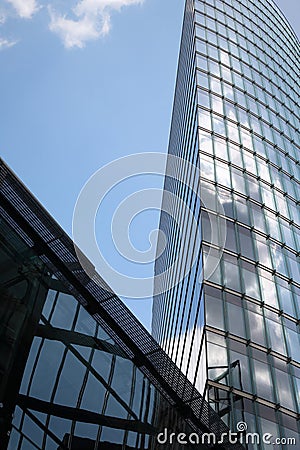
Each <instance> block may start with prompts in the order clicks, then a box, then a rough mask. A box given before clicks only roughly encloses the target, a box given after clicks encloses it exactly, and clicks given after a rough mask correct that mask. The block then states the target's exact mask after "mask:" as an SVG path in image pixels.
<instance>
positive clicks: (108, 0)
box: [10, 0, 143, 48]
mask: <svg viewBox="0 0 300 450" xmlns="http://www.w3.org/2000/svg"><path fill="white" fill-rule="evenodd" d="M10 1H12V0H10ZM13 1H15V0H13ZM20 1H22V0H20ZM142 3H143V0H81V1H79V2H78V3H77V4H76V5H75V7H74V8H73V13H74V15H75V19H70V18H67V17H66V16H65V15H62V14H59V13H57V12H55V11H54V10H53V9H52V8H49V12H50V18H51V21H50V25H49V28H50V30H51V31H53V32H54V33H56V34H57V35H58V36H59V37H60V38H61V39H62V41H63V43H64V46H65V47H66V48H71V47H79V48H82V47H84V46H85V44H86V42H87V41H90V40H95V39H98V38H99V37H101V36H104V35H106V34H108V33H109V31H110V28H111V25H110V19H111V12H112V11H113V10H115V11H120V9H121V8H122V7H123V6H129V5H138V4H142Z"/></svg>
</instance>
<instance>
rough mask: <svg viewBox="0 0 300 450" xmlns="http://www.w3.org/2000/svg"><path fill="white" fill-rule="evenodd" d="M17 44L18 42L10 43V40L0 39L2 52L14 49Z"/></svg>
mask: <svg viewBox="0 0 300 450" xmlns="http://www.w3.org/2000/svg"><path fill="white" fill-rule="evenodd" d="M15 44H16V41H9V40H8V39H5V38H1V37H0V50H4V49H5V48H9V47H13V46H14V45H15Z"/></svg>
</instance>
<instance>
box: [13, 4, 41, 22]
mask: <svg viewBox="0 0 300 450" xmlns="http://www.w3.org/2000/svg"><path fill="white" fill-rule="evenodd" d="M6 1H7V2H8V3H10V4H11V5H12V6H13V8H14V9H15V10H16V12H17V14H18V16H20V17H21V18H22V19H31V17H32V16H33V15H34V14H35V13H36V12H37V11H38V9H39V6H38V3H37V0H6Z"/></svg>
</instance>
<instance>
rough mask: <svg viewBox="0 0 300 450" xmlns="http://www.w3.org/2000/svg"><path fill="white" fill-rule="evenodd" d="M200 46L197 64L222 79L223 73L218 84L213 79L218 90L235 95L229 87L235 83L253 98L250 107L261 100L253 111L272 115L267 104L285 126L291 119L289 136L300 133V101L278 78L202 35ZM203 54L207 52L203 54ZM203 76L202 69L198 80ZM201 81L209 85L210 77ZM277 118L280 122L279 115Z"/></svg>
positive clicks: (250, 98) (198, 43)
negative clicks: (294, 97) (291, 99)
mask: <svg viewBox="0 0 300 450" xmlns="http://www.w3.org/2000/svg"><path fill="white" fill-rule="evenodd" d="M196 50H197V52H198V53H199V54H198V56H197V67H198V69H199V70H203V71H206V72H207V71H208V70H210V73H211V75H215V76H217V77H218V78H219V79H220V75H222V80H219V85H216V80H215V78H212V79H211V80H210V81H211V83H212V82H214V83H215V87H216V89H217V91H216V93H217V94H220V95H224V96H227V97H228V98H229V99H231V97H232V94H231V92H230V90H229V91H228V89H229V87H228V86H227V85H228V84H229V85H234V86H235V87H236V88H238V89H239V90H240V91H242V93H243V95H247V98H248V101H251V102H252V103H249V107H250V106H251V105H252V104H253V103H254V102H255V103H256V104H257V105H253V106H254V109H253V113H255V114H257V115H263V114H264V113H265V114H266V117H268V111H266V112H264V108H266V106H267V108H268V109H269V110H270V111H269V113H271V111H272V112H273V117H275V116H278V120H280V119H281V120H283V123H282V125H281V126H283V127H285V126H286V125H285V123H287V125H288V126H290V127H291V130H290V131H289V132H287V135H288V136H289V137H290V135H291V134H292V135H294V134H295V132H296V133H298V125H299V118H298V116H297V111H298V109H299V104H298V103H295V102H293V101H290V100H289V98H288V97H287V95H286V93H287V91H286V90H285V93H283V89H282V87H280V88H278V83H276V84H275V80H274V79H271V80H270V79H267V78H265V77H263V76H261V75H260V73H259V72H258V71H257V69H256V70H254V69H253V66H251V65H248V64H246V63H245V62H241V61H239V60H238V59H237V58H235V57H233V56H232V55H231V54H230V52H228V51H226V49H217V47H214V46H213V45H211V44H210V43H206V42H204V41H202V40H200V39H196ZM200 54H202V55H203V56H200ZM199 76H200V74H199V73H198V80H199ZM221 81H222V83H221ZM198 84H199V85H200V86H201V87H206V88H209V86H208V84H209V80H208V79H207V80H205V79H204V77H203V76H202V79H201V81H200V83H198ZM222 85H223V86H222ZM212 87H213V86H212V85H211V86H210V88H211V89H212ZM230 94H231V95H230ZM232 99H233V98H232ZM258 105H260V106H258ZM257 108H260V109H257ZM250 109H251V108H250ZM267 120H268V119H267ZM275 120H276V121H275V124H276V123H277V119H275ZM287 129H288V128H287Z"/></svg>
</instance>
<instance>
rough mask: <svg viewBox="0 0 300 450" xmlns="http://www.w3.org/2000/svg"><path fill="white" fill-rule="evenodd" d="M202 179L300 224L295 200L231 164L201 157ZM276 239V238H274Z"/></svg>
mask: <svg viewBox="0 0 300 450" xmlns="http://www.w3.org/2000/svg"><path fill="white" fill-rule="evenodd" d="M200 173H201V176H202V178H204V179H206V180H209V181H211V182H214V183H215V182H216V183H218V184H219V185H221V186H224V187H227V188H228V189H233V190H234V191H235V192H236V193H239V194H242V196H245V197H248V196H249V197H250V198H251V199H252V200H255V202H257V203H258V204H260V205H266V206H267V207H268V209H270V210H271V211H274V213H277V212H278V213H280V214H281V216H282V217H284V218H286V219H287V220H288V221H293V222H295V223H296V224H300V216H299V215H300V211H299V207H297V205H296V203H295V200H293V199H291V198H290V197H289V196H287V195H286V194H285V193H280V192H279V191H278V189H277V188H276V187H275V186H274V185H268V184H267V183H266V182H265V181H263V180H260V179H256V178H254V177H252V176H251V175H248V174H247V173H244V171H242V170H240V169H238V168H235V167H233V166H232V165H231V164H229V163H222V162H221V161H217V160H215V159H213V158H212V157H211V156H208V155H203V154H202V155H201V166H200ZM273 237H274V238H275V236H273Z"/></svg>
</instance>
